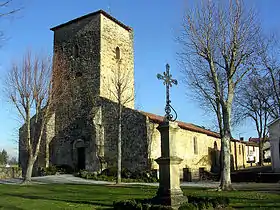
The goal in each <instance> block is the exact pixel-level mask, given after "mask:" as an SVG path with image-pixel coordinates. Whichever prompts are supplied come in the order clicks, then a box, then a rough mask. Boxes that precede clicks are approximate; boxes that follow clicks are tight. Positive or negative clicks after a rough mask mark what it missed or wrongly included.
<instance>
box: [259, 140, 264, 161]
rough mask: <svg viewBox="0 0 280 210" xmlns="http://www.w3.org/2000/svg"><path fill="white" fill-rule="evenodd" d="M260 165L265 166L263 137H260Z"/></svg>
mask: <svg viewBox="0 0 280 210" xmlns="http://www.w3.org/2000/svg"><path fill="white" fill-rule="evenodd" d="M259 139H260V141H259V165H260V166H263V141H264V139H263V141H262V140H261V137H259Z"/></svg>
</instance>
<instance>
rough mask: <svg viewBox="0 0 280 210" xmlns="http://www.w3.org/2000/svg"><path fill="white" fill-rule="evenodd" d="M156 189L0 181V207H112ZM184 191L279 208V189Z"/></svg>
mask: <svg viewBox="0 0 280 210" xmlns="http://www.w3.org/2000/svg"><path fill="white" fill-rule="evenodd" d="M156 190H157V188H156V187H148V186H122V187H120V186H112V185H111V186H100V185H63V184H57V185H30V186H19V185H0V209H10V210H12V209H15V210H21V209H26V210H27V209H28V210H32V209H36V210H44V209H51V210H55V209H83V210H86V209H111V207H112V203H113V201H116V200H124V199H130V198H148V197H152V196H154V195H155V193H156ZM183 191H184V194H185V195H198V196H205V195H208V196H218V195H223V196H226V197H229V198H230V201H231V206H232V207H233V208H235V207H236V208H245V209H260V207H263V209H280V195H279V194H280V192H279V193H278V194H277V193H259V192H252V191H234V192H214V191H208V190H205V189H201V188H199V189H198V188H183Z"/></svg>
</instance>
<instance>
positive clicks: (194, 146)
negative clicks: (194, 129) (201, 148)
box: [193, 137, 198, 155]
mask: <svg viewBox="0 0 280 210" xmlns="http://www.w3.org/2000/svg"><path fill="white" fill-rule="evenodd" d="M193 152H194V154H196V155H197V154H198V148H197V138H196V137H194V138H193Z"/></svg>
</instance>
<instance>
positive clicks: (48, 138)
mask: <svg viewBox="0 0 280 210" xmlns="http://www.w3.org/2000/svg"><path fill="white" fill-rule="evenodd" d="M51 30H52V31H53V32H54V61H57V60H59V59H60V60H63V62H62V63H63V65H60V67H62V68H58V66H59V65H58V64H57V63H54V71H56V72H57V74H56V76H57V78H59V79H57V80H55V85H60V86H61V90H60V92H59V93H57V95H56V97H55V98H56V99H57V100H56V106H55V107H54V108H53V113H52V115H51V117H50V119H49V121H48V124H47V126H46V127H45V130H44V138H43V143H42V145H41V149H40V154H39V157H38V160H37V162H36V163H35V169H37V168H38V167H47V166H48V165H49V164H50V165H58V166H62V165H67V166H70V167H71V168H73V169H74V170H81V169H86V170H90V171H100V170H102V169H104V168H106V167H110V166H116V163H117V161H116V160H117V138H118V135H117V112H116V110H117V103H116V102H117V98H116V97H115V94H114V92H113V91H114V88H115V86H114V78H115V76H116V74H117V73H118V72H121V74H122V75H127V76H128V77H127V78H128V79H127V81H128V82H127V89H126V90H125V91H124V98H125V97H129V96H130V97H132V98H131V100H129V102H128V103H126V104H124V105H125V106H124V108H123V113H122V115H123V122H122V155H123V156H122V166H123V167H124V168H128V169H130V170H132V171H133V170H150V169H158V164H157V163H156V162H155V160H156V159H157V158H159V157H160V155H161V149H160V133H159V131H158V130H157V129H156V127H157V126H158V125H159V124H160V123H161V122H162V120H163V117H160V116H157V115H154V114H150V113H146V112H142V111H137V110H135V109H134V49H133V30H132V29H131V28H130V27H128V26H126V25H124V24H123V23H121V22H120V21H118V20H117V19H115V18H114V17H112V16H110V15H109V14H107V13H105V12H104V11H102V10H100V11H97V12H93V13H91V14H88V15H85V16H82V17H79V18H77V19H74V20H71V21H69V22H67V23H64V24H61V25H59V26H56V27H54V28H52V29H51ZM155 79H156V77H155ZM178 125H179V130H178V141H177V142H173V143H175V144H176V147H177V148H178V151H177V156H178V157H179V158H181V159H183V161H182V162H181V164H180V166H179V168H180V171H181V175H182V173H183V168H189V169H190V170H191V171H192V172H193V173H196V172H197V171H198V170H199V168H201V167H203V168H206V169H207V170H211V169H213V168H215V167H216V168H217V167H218V165H219V150H220V138H219V134H218V133H215V132H212V131H209V130H207V129H204V128H201V127H199V126H195V125H193V124H188V123H183V122H178ZM22 131H23V127H22V128H21V129H20V139H21V140H24V132H22ZM239 145H241V146H242V153H240V151H237V150H238V149H239V148H241V146H239ZM245 146H246V145H245V143H244V142H242V141H238V140H236V141H235V143H234V141H233V142H232V154H233V156H234V158H233V160H234V164H233V166H236V168H242V167H245V166H246V161H245V160H246V155H247V154H246V151H247V150H246V149H245V148H243V147H245ZM239 150H240V149H239ZM19 157H20V165H21V167H22V168H24V166H25V163H26V151H25V148H24V147H22V146H20V147H19Z"/></svg>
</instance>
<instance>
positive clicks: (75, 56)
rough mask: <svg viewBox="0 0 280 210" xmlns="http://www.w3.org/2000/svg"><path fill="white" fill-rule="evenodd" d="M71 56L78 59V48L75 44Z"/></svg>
mask: <svg viewBox="0 0 280 210" xmlns="http://www.w3.org/2000/svg"><path fill="white" fill-rule="evenodd" d="M73 55H74V58H78V57H79V47H78V45H76V44H75V46H74V48H73Z"/></svg>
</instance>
